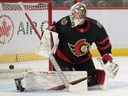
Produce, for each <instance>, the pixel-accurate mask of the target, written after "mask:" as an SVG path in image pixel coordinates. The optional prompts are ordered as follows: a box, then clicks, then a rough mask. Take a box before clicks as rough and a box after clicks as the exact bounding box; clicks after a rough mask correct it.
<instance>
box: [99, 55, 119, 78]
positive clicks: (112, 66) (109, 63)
mask: <svg viewBox="0 0 128 96" xmlns="http://www.w3.org/2000/svg"><path fill="white" fill-rule="evenodd" d="M100 62H101V65H102V67H103V68H104V70H105V72H106V73H107V74H108V75H109V77H110V78H114V77H115V76H116V75H117V73H118V71H119V66H118V64H116V63H115V62H113V59H112V55H111V54H105V55H103V56H102V60H100Z"/></svg>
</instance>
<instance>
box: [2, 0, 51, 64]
mask: <svg viewBox="0 0 128 96" xmlns="http://www.w3.org/2000/svg"><path fill="white" fill-rule="evenodd" d="M22 7H23V8H24V9H22ZM23 11H25V13H27V16H28V17H27V16H26V15H25V14H24V12H23ZM45 21H46V22H48V24H49V25H51V23H52V1H51V0H0V53H1V54H0V57H1V58H2V60H0V62H9V61H11V62H13V61H14V62H17V61H28V60H35V59H37V60H38V59H40V57H39V58H38V57H37V58H36V57H35V58H34V56H38V55H34V54H33V53H35V49H37V48H38V47H39V46H40V42H41V39H42V37H43V29H42V26H43V23H44V22H45ZM31 23H33V25H34V26H35V28H36V29H37V32H36V31H35V30H34V28H33V25H32V24H31ZM50 39H51V41H50V46H51V47H52V46H53V45H52V44H53V41H52V36H51V34H50ZM47 42H48V41H47ZM26 45H27V46H26ZM7 50H8V51H7ZM29 54H30V55H31V56H28V55H29ZM12 55H13V56H12ZM26 55H27V56H26ZM12 57H13V58H12ZM4 58H6V59H5V60H4ZM41 59H42V58H41Z"/></svg>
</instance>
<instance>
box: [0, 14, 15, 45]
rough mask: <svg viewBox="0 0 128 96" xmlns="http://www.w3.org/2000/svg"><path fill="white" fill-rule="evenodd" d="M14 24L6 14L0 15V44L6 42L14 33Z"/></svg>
mask: <svg viewBox="0 0 128 96" xmlns="http://www.w3.org/2000/svg"><path fill="white" fill-rule="evenodd" d="M13 31H14V25H13V22H12V20H11V18H10V17H9V16H7V15H1V16H0V44H6V43H8V42H9V41H10V40H11V39H12V36H13V34H14V32H13Z"/></svg>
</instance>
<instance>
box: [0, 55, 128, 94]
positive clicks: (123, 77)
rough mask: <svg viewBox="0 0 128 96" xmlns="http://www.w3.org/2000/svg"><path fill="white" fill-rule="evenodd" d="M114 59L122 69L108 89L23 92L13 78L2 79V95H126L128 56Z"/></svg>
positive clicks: (0, 89)
mask: <svg viewBox="0 0 128 96" xmlns="http://www.w3.org/2000/svg"><path fill="white" fill-rule="evenodd" d="M114 59H115V62H116V63H118V64H119V66H120V70H119V73H118V75H117V77H116V78H115V79H110V80H109V84H108V89H106V90H91V91H87V92H86V94H83V95H80V94H75V93H71V92H43V91H39V92H22V93H21V92H17V91H16V90H15V85H14V81H13V80H0V96H123V95H125V96H126V94H128V75H127V74H128V57H115V58H114ZM29 63H30V62H29ZM32 63H35V62H31V64H32ZM38 63H39V62H38ZM29 66H30V65H29ZM96 66H97V67H98V66H99V64H98V63H96ZM3 67H4V66H3ZM46 67H47V66H46ZM79 90H80V89H79Z"/></svg>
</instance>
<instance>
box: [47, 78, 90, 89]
mask: <svg viewBox="0 0 128 96" xmlns="http://www.w3.org/2000/svg"><path fill="white" fill-rule="evenodd" d="M87 79H88V77H83V78H80V79H78V80H74V81H71V82H69V84H71V85H75V84H78V83H80V82H82V81H84V80H87ZM64 88H66V87H65V85H64V84H62V85H58V86H56V87H53V88H50V89H48V90H63V89H64Z"/></svg>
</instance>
